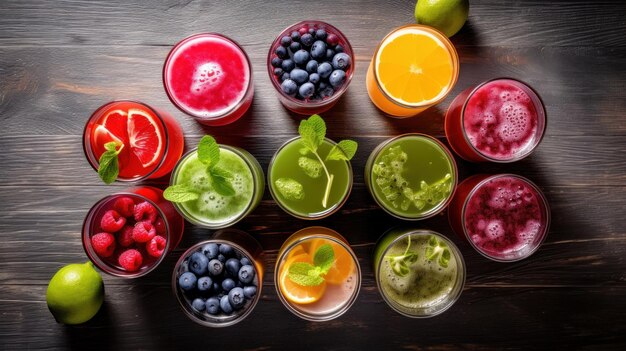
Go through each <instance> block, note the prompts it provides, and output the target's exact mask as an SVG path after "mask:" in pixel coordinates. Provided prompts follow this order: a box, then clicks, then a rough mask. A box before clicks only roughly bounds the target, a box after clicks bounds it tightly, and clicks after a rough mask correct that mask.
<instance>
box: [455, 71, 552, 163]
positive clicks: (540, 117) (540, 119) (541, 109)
mask: <svg viewBox="0 0 626 351" xmlns="http://www.w3.org/2000/svg"><path fill="white" fill-rule="evenodd" d="M499 80H502V81H507V80H510V81H512V82H514V83H516V84H519V85H521V87H522V88H526V89H528V91H527V93H530V94H529V96H530V99H531V100H532V102H533V104H534V105H535V109H536V110H537V127H539V126H541V129H540V128H537V132H536V134H535V137H534V140H533V145H532V146H531V147H528V148H527V150H525V151H524V152H520V153H519V154H516V155H515V157H512V158H508V159H498V158H493V157H491V156H489V155H485V154H484V153H483V152H482V151H480V150H478V149H477V148H476V147H475V146H474V144H472V142H471V141H470V139H469V136H468V135H467V131H466V130H465V108H466V107H467V104H468V103H469V101H470V99H471V98H472V96H474V94H475V93H476V92H477V91H478V90H479V89H480V88H482V87H483V86H485V85H487V84H489V83H492V82H495V81H499ZM459 123H461V131H462V134H463V138H464V139H465V143H466V144H467V145H469V147H470V148H471V149H472V151H473V152H474V153H475V154H476V155H479V157H481V158H483V159H485V160H487V161H489V162H494V163H511V162H516V161H519V160H521V159H523V158H526V157H527V156H528V155H530V154H532V153H533V152H534V151H535V149H537V146H539V144H540V143H541V141H542V140H543V137H544V136H545V131H546V127H547V125H548V115H547V113H546V107H545V104H544V102H543V100H542V99H541V96H540V95H539V93H537V91H536V90H535V89H534V88H532V87H531V86H530V85H528V84H526V83H524V82H522V81H521V80H519V79H515V78H510V77H498V78H492V79H489V80H486V81H484V82H482V83H480V84H478V85H476V87H474V89H472V91H471V92H470V93H469V95H467V98H466V99H465V101H464V102H463V106H462V107H461V118H460V119H459ZM537 135H538V137H537Z"/></svg>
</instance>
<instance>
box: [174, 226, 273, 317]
mask: <svg viewBox="0 0 626 351" xmlns="http://www.w3.org/2000/svg"><path fill="white" fill-rule="evenodd" d="M263 266H264V263H263V248H262V247H261V244H259V242H258V241H256V239H254V238H253V237H252V236H251V235H250V234H248V233H246V232H243V231H241V230H237V229H233V228H227V229H221V230H218V231H216V232H215V233H214V234H213V236H212V237H211V238H210V239H209V240H206V241H203V242H200V243H198V244H196V245H194V246H192V247H190V248H189V249H188V250H187V251H185V253H184V254H183V255H182V256H181V257H180V259H179V260H178V262H177V263H176V266H175V267H174V272H173V274H172V289H173V290H174V295H175V296H176V298H177V299H178V302H179V304H180V307H181V308H182V310H183V311H184V312H185V314H186V315H187V316H188V317H189V318H190V319H191V320H193V321H194V322H196V323H199V324H201V325H205V326H209V327H227V326H231V325H233V324H235V323H238V322H240V321H242V320H243V319H244V318H246V317H247V316H248V315H249V314H250V312H252V310H253V309H254V306H256V304H257V302H258V301H259V297H260V296H261V287H262V285H263V270H264V268H263Z"/></svg>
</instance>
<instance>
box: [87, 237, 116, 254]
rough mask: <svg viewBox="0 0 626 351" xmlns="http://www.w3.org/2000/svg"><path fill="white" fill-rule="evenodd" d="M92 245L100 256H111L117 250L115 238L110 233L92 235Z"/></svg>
mask: <svg viewBox="0 0 626 351" xmlns="http://www.w3.org/2000/svg"><path fill="white" fill-rule="evenodd" d="M91 247H93V249H94V251H95V252H96V253H97V254H98V256H100V257H109V256H111V255H113V252H114V251H115V238H114V237H113V235H111V234H110V233H104V232H103V233H98V234H96V235H94V236H92V237H91Z"/></svg>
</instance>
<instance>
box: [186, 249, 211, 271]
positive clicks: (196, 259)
mask: <svg viewBox="0 0 626 351" xmlns="http://www.w3.org/2000/svg"><path fill="white" fill-rule="evenodd" d="M208 265H209V259H208V258H207V257H206V256H205V255H203V254H202V252H194V253H193V255H191V258H190V259H189V270H190V271H192V272H194V273H195V274H197V275H203V274H205V273H206V268H207V266H208Z"/></svg>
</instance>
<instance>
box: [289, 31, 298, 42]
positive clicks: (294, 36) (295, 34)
mask: <svg viewBox="0 0 626 351" xmlns="http://www.w3.org/2000/svg"><path fill="white" fill-rule="evenodd" d="M291 41H300V33H298V31H296V30H294V31H293V32H291Z"/></svg>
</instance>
